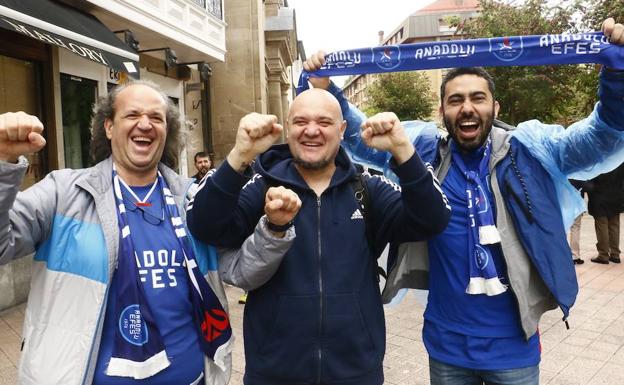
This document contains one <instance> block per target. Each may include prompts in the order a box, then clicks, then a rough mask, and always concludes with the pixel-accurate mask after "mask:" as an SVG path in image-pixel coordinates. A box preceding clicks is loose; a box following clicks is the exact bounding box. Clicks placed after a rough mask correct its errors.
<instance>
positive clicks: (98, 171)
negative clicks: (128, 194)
mask: <svg viewBox="0 0 624 385" xmlns="http://www.w3.org/2000/svg"><path fill="white" fill-rule="evenodd" d="M158 169H159V171H160V172H161V173H162V175H163V177H164V178H165V180H166V181H167V184H168V185H169V190H171V193H172V194H173V196H174V197H175V198H176V200H177V201H178V203H180V201H181V198H182V197H183V196H184V195H185V194H186V191H187V190H188V188H189V187H190V185H191V184H192V183H193V180H192V179H190V178H182V177H180V176H179V175H178V174H177V173H176V172H175V171H173V170H172V169H170V168H169V167H167V166H165V165H164V164H162V163H159V164H158ZM85 171H86V175H85V176H84V177H83V178H81V179H79V180H78V182H77V185H78V186H80V187H82V188H84V189H85V190H87V191H89V192H91V193H92V194H93V195H96V194H97V195H101V194H104V193H106V192H107V191H108V190H109V189H110V188H111V186H112V184H113V177H112V175H113V158H112V157H108V158H106V159H104V160H103V161H101V162H100V163H98V164H96V165H95V166H93V167H90V168H87V169H86V170H85Z"/></svg>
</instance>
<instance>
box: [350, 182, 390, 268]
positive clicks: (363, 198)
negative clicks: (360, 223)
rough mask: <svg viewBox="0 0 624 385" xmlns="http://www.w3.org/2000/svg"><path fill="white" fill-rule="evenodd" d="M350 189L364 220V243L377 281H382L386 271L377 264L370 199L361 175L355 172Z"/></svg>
mask: <svg viewBox="0 0 624 385" xmlns="http://www.w3.org/2000/svg"><path fill="white" fill-rule="evenodd" d="M351 187H353V191H354V194H355V200H357V202H358V206H359V208H360V212H361V213H362V217H363V218H364V226H365V231H366V241H367V242H368V247H369V249H370V250H371V252H372V253H373V254H372V255H373V259H374V261H373V263H374V265H375V266H377V280H379V276H382V277H384V279H387V278H388V275H387V274H386V271H385V270H384V269H383V267H381V266H379V265H378V264H377V254H376V253H375V252H376V249H375V237H374V235H373V225H372V223H370V221H371V215H370V213H368V207H370V197H369V194H368V188H367V187H366V183H365V182H364V176H363V173H360V172H356V173H355V176H354V177H353V179H352V180H351Z"/></svg>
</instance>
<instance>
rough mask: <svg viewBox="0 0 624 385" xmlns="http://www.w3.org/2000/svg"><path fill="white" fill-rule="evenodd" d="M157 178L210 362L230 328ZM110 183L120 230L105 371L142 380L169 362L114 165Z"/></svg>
mask: <svg viewBox="0 0 624 385" xmlns="http://www.w3.org/2000/svg"><path fill="white" fill-rule="evenodd" d="M157 178H158V185H159V186H160V188H161V189H162V196H163V197H164V200H165V202H164V205H163V209H164V211H165V218H169V220H170V221H171V223H172V225H173V228H174V231H175V235H176V237H177V239H178V242H179V243H180V248H181V249H182V251H183V253H184V266H185V267H186V271H187V274H188V280H187V281H188V283H189V286H190V290H189V292H190V295H191V302H192V305H193V313H194V314H193V319H194V320H195V323H196V326H197V332H198V334H199V343H200V346H201V347H202V350H203V352H204V354H206V356H208V357H209V358H210V359H212V360H213V361H214V360H215V353H216V352H217V350H218V349H219V348H220V347H221V346H225V345H226V344H228V343H229V342H230V340H231V337H232V329H231V327H230V323H229V319H228V316H227V313H226V312H225V310H224V309H223V306H222V305H221V302H220V301H219V298H218V297H217V296H216V295H215V293H214V292H213V290H212V288H210V286H209V285H208V283H207V282H206V280H205V278H204V277H203V275H202V273H201V272H200V271H199V267H198V265H197V261H196V260H195V253H194V251H193V247H192V245H191V241H190V239H189V237H188V236H187V234H186V229H185V227H184V222H183V221H182V218H181V217H180V214H179V211H178V208H177V205H176V203H175V201H174V199H173V195H172V194H171V191H170V190H169V188H168V186H167V183H166V181H165V179H164V178H163V176H162V175H161V173H160V172H158V177H157ZM113 188H114V192H115V202H116V206H117V220H118V222H119V231H120V242H119V258H118V264H117V269H116V271H115V274H116V277H115V278H116V279H115V280H114V282H115V283H114V284H115V285H116V289H117V290H116V291H117V298H116V308H115V311H116V319H118V320H119V321H118V327H116V328H115V341H114V343H113V352H112V356H111V360H110V363H109V365H108V368H107V370H106V374H107V375H109V376H121V377H132V378H134V379H144V378H148V377H151V376H153V375H155V374H157V373H158V372H160V371H161V370H163V369H165V368H167V367H168V366H169V365H170V361H169V359H168V358H167V353H166V351H165V346H164V344H163V341H162V337H161V335H160V332H159V329H158V324H157V322H156V320H155V319H154V316H153V314H152V312H151V311H150V307H149V304H148V303H147V300H146V297H145V291H144V289H143V284H142V283H141V280H140V277H139V272H138V268H137V265H136V261H137V255H136V251H135V248H134V243H133V241H132V233H131V230H130V225H129V222H128V218H127V214H126V208H125V205H124V201H123V196H122V193H121V186H120V178H119V175H118V174H117V170H116V167H115V165H113ZM217 361H219V360H217ZM215 364H217V365H218V366H223V363H221V365H219V362H215ZM222 369H223V370H224V369H225V368H224V367H223V368H222Z"/></svg>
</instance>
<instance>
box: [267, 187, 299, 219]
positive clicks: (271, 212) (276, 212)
mask: <svg viewBox="0 0 624 385" xmlns="http://www.w3.org/2000/svg"><path fill="white" fill-rule="evenodd" d="M300 208H301V199H299V196H298V195H297V193H295V192H294V191H292V190H290V189H287V188H286V187H283V186H279V187H271V188H269V189H268V190H267V193H266V196H265V199H264V213H265V214H266V216H267V219H268V220H269V222H271V223H273V224H274V225H278V226H282V225H285V224H287V223H288V222H290V221H292V220H293V219H294V218H295V216H296V215H297V213H298V212H299V209H300Z"/></svg>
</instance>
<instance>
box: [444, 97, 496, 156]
mask: <svg viewBox="0 0 624 385" xmlns="http://www.w3.org/2000/svg"><path fill="white" fill-rule="evenodd" d="M492 108H494V106H492ZM442 114H443V115H442V116H443V118H442V119H443V120H444V127H446V131H448V133H449V135H450V136H451V138H453V140H454V141H455V144H457V146H458V147H459V149H460V150H462V151H466V152H470V151H474V150H476V149H477V148H479V147H481V146H482V145H483V143H485V141H486V140H487V138H488V136H490V132H491V131H492V123H493V122H494V118H493V117H490V118H488V119H487V120H485V121H483V120H480V123H481V124H482V127H483V129H484V131H483V133H482V136H479V137H478V138H477V139H478V140H477V141H476V142H469V143H466V142H460V141H459V140H457V135H456V132H457V130H459V127H455V126H453V125H452V124H451V121H450V119H447V117H446V116H445V115H444V111H443V112H442Z"/></svg>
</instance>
